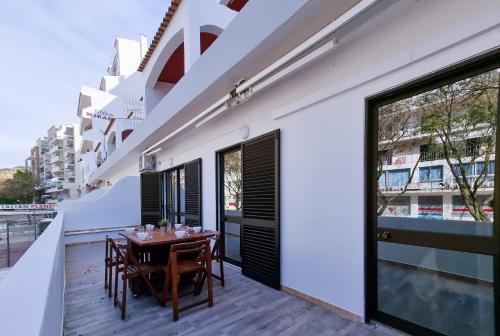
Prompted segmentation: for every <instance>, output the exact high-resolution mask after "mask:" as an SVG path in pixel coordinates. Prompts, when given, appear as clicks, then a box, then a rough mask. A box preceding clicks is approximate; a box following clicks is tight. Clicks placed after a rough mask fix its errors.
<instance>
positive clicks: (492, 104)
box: [367, 58, 500, 336]
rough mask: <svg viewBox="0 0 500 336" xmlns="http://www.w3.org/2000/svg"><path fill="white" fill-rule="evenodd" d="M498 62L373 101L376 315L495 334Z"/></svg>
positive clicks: (430, 329) (445, 331)
mask: <svg viewBox="0 0 500 336" xmlns="http://www.w3.org/2000/svg"><path fill="white" fill-rule="evenodd" d="M493 59H494V58H493ZM495 62H498V58H497V59H496V61H492V62H491V63H489V64H485V62H481V63H478V64H477V65H476V64H469V65H466V66H464V67H463V68H457V69H454V70H453V71H451V72H449V73H443V74H440V75H436V77H435V78H428V79H426V80H425V81H422V82H420V83H417V84H415V85H412V86H408V87H406V88H403V89H401V90H398V91H396V92H391V93H388V94H386V95H381V96H379V97H377V98H374V99H373V100H371V101H370V102H369V111H368V112H369V117H368V118H369V119H368V120H369V122H368V124H369V130H368V134H369V140H368V141H369V143H370V141H371V143H373V144H376V145H370V144H369V145H368V148H369V150H368V152H369V155H370V156H369V162H368V165H367V169H368V174H369V176H371V180H370V183H369V186H368V200H369V202H368V203H369V205H370V207H369V210H368V246H367V248H368V252H369V255H368V276H369V277H368V280H367V290H368V296H369V297H368V303H369V306H368V307H369V311H368V316H369V317H370V318H372V319H376V320H379V321H381V322H384V323H387V324H389V325H392V326H394V327H397V328H400V329H402V330H404V331H407V332H410V333H412V334H416V335H463V336H474V335H477V336H480V335H481V336H486V335H499V334H500V331H499V330H500V325H499V321H500V319H499V311H498V309H499V308H498V305H499V302H498V296H499V286H498V282H499V274H498V272H499V266H498V265H499V260H498V257H499V227H498V220H497V218H498V214H497V213H496V208H495V199H496V195H498V192H497V188H496V186H495V181H497V174H496V173H495V172H498V168H496V167H495V157H496V152H497V147H496V141H497V138H498V133H497V129H496V126H497V117H498V98H499V83H500V76H499V74H500V72H499V70H498V65H496V64H495Z"/></svg>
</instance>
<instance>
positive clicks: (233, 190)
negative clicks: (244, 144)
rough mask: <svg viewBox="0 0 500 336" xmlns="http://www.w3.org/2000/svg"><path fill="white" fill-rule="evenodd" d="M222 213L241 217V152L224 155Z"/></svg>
mask: <svg viewBox="0 0 500 336" xmlns="http://www.w3.org/2000/svg"><path fill="white" fill-rule="evenodd" d="M224 212H225V214H226V215H228V216H241V151H240V150H236V151H233V152H229V153H226V154H224Z"/></svg>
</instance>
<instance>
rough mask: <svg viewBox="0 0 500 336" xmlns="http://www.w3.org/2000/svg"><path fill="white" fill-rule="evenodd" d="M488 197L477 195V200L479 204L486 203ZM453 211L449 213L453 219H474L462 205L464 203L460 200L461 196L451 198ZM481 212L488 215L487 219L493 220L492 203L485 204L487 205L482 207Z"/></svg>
mask: <svg viewBox="0 0 500 336" xmlns="http://www.w3.org/2000/svg"><path fill="white" fill-rule="evenodd" d="M489 196H490V195H479V196H478V200H479V202H481V203H484V202H485V201H486V198H487V197H489ZM452 203H453V209H452V212H451V217H452V218H453V219H460V220H472V219H474V218H473V217H472V215H471V214H470V212H469V210H468V209H467V207H466V206H465V204H464V201H463V199H462V196H460V195H456V196H453V201H452ZM483 212H484V213H486V214H487V215H488V217H489V218H490V219H491V220H493V201H489V202H487V204H484V205H483Z"/></svg>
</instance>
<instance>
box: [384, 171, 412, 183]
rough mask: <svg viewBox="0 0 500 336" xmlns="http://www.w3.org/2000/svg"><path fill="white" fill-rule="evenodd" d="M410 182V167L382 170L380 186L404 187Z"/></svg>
mask: <svg viewBox="0 0 500 336" xmlns="http://www.w3.org/2000/svg"><path fill="white" fill-rule="evenodd" d="M409 182H410V169H394V170H386V171H383V172H381V175H380V177H379V186H380V187H404V186H406V185H407V184H408V183H409Z"/></svg>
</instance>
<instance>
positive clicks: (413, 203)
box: [410, 194, 418, 218]
mask: <svg viewBox="0 0 500 336" xmlns="http://www.w3.org/2000/svg"><path fill="white" fill-rule="evenodd" d="M410 217H414V218H416V217H418V195H416V194H411V196H410Z"/></svg>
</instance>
